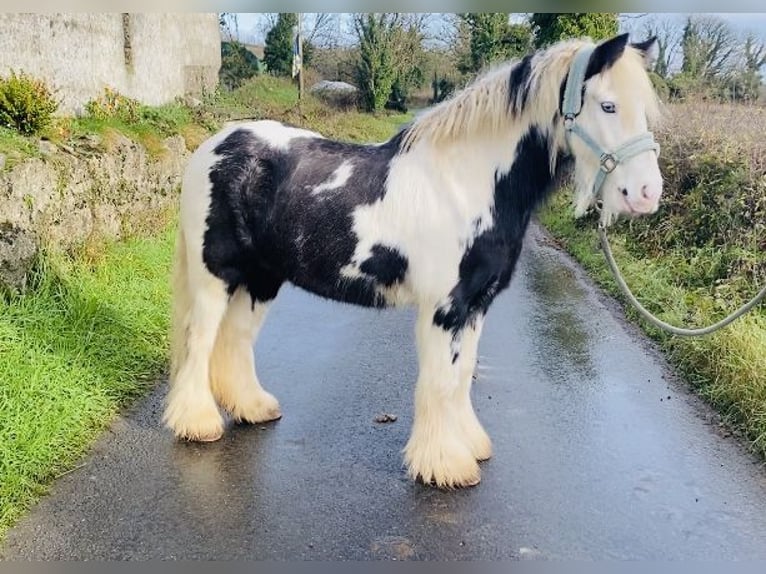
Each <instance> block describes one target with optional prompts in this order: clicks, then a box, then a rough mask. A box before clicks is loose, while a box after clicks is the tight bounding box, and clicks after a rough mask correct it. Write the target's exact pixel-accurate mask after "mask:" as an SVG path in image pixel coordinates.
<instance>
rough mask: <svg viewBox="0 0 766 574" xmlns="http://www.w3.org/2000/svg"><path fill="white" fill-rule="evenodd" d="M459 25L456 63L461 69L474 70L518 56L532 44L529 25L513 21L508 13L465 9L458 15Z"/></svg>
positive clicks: (473, 71)
mask: <svg viewBox="0 0 766 574" xmlns="http://www.w3.org/2000/svg"><path fill="white" fill-rule="evenodd" d="M459 25H460V26H462V28H463V34H462V38H463V50H462V54H461V56H460V59H459V63H458V66H459V69H460V70H461V71H462V72H466V73H476V72H478V71H480V70H482V69H483V68H485V67H486V66H487V65H488V64H490V63H491V62H495V61H499V60H508V59H511V58H514V57H517V56H521V55H523V54H525V53H526V52H527V51H529V49H530V48H531V45H532V29H531V28H530V26H529V25H528V24H526V23H524V24H512V23H511V22H510V20H509V15H508V14H502V13H496V12H493V13H487V12H467V13H464V14H460V24H459ZM466 44H467V45H466Z"/></svg>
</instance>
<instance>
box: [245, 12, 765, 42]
mask: <svg viewBox="0 0 766 574" xmlns="http://www.w3.org/2000/svg"><path fill="white" fill-rule="evenodd" d="M687 14H688V13H683V14H673V13H655V14H652V15H651V16H652V17H657V18H663V19H665V18H667V19H670V20H673V21H677V22H678V23H679V25H682V24H683V21H684V19H685V18H686V16H687ZM712 15H715V16H718V17H720V18H722V19H723V20H725V21H727V22H729V23H730V24H731V25H732V27H733V28H734V30H735V31H736V32H739V33H743V34H744V33H748V32H752V33H753V34H754V35H756V36H757V37H759V38H761V39H762V40H766V13H715V14H712ZM238 20H239V31H240V35H241V37H242V39H243V40H245V41H255V42H258V43H262V42H263V34H262V33H261V31H260V28H261V27H262V25H261V24H260V23H261V22H262V21H263V17H262V15H261V14H259V13H240V14H238Z"/></svg>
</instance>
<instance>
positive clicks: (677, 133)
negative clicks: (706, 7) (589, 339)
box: [542, 104, 766, 456]
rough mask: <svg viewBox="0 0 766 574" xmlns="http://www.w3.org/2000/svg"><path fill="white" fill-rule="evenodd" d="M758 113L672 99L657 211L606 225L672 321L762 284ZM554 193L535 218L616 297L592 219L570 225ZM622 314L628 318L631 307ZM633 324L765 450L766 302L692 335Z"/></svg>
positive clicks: (763, 214) (764, 247)
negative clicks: (700, 334)
mask: <svg viewBox="0 0 766 574" xmlns="http://www.w3.org/2000/svg"><path fill="white" fill-rule="evenodd" d="M764 129H766V110H763V109H760V108H757V109H754V108H747V107H743V106H736V105H734V106H724V105H720V104H715V105H714V104H674V105H671V106H669V117H668V119H667V122H666V123H665V124H664V125H663V126H662V127H661V128H660V129H659V130H658V131H657V137H658V139H659V141H660V142H661V145H662V155H661V156H660V160H661V169H662V170H663V174H664V177H665V192H664V196H663V201H662V207H661V209H660V211H659V212H658V213H657V214H656V215H653V216H651V217H647V218H641V219H637V220H633V221H630V222H627V221H625V222H622V223H621V224H619V225H617V226H616V228H615V229H613V230H612V231H610V238H611V240H612V243H613V250H614V251H615V256H616V257H617V258H618V261H619V263H620V265H621V267H622V271H623V273H624V275H625V277H626V280H627V281H628V284H629V285H630V286H631V288H632V289H633V291H634V293H636V294H637V296H638V297H639V299H640V300H641V301H642V303H643V304H644V305H645V306H646V307H647V308H648V309H649V310H650V311H652V312H653V313H655V314H657V315H658V316H659V317H660V318H662V319H664V320H665V321H668V322H670V323H673V324H678V325H692V326H702V325H708V324H710V323H713V322H715V321H717V320H719V319H722V318H723V317H724V316H725V315H727V314H728V313H730V312H731V311H733V310H734V309H735V308H736V307H738V306H739V305H741V304H743V303H744V302H745V301H747V300H748V299H750V298H751V297H752V296H753V295H755V293H756V292H757V291H758V290H760V289H761V288H762V287H763V285H764V283H765V282H766V258H765V257H764V254H766V163H765V161H764V160H765V158H766V153H765V152H766V149H765V147H764V146H765V144H764V142H763V136H762V134H763V133H764ZM566 202H567V198H566V196H560V197H557V198H556V199H555V200H554V202H553V204H552V205H551V206H550V207H549V208H548V209H546V210H544V211H543V213H542V221H543V223H544V224H545V225H546V226H547V227H548V229H549V230H550V231H551V232H552V233H553V234H554V236H556V237H557V238H558V239H559V240H560V241H561V243H562V245H563V246H564V247H565V248H566V249H567V250H568V251H569V252H571V253H572V254H573V255H574V256H575V257H576V258H577V259H578V260H579V261H580V262H581V263H583V265H584V266H585V267H586V268H587V269H588V270H589V271H591V272H592V273H593V275H594V276H595V278H596V279H597V280H598V281H599V283H600V284H601V285H603V286H605V287H606V288H607V289H608V290H609V291H611V292H612V293H614V294H616V295H618V292H617V289H616V285H615V283H614V280H613V278H612V277H611V274H610V273H609V271H608V269H607V267H606V265H605V262H604V258H603V256H602V254H601V252H600V250H599V248H598V245H597V238H596V235H595V231H594V229H595V224H594V221H593V220H592V219H590V218H589V219H586V220H581V221H578V222H575V221H574V220H573V219H572V216H571V211H570V210H569V207H568V205H566ZM627 313H628V315H629V316H630V317H632V318H633V319H636V320H638V319H639V318H638V314H637V313H636V312H635V311H633V309H632V308H630V307H628V308H627ZM639 323H640V324H641V325H642V327H643V328H644V329H645V330H646V332H647V333H648V334H650V335H651V336H652V337H653V338H655V339H656V340H658V341H659V342H660V344H661V346H662V347H663V349H665V350H666V351H667V353H668V356H669V357H670V360H671V361H672V362H673V363H674V364H675V365H676V366H678V367H679V368H680V370H681V371H682V372H683V373H684V374H685V375H686V378H687V379H688V380H689V381H690V383H691V384H692V385H693V387H694V388H695V389H696V390H697V391H698V392H699V393H700V394H701V395H702V396H704V397H705V398H706V399H708V400H709V401H710V402H711V403H712V404H713V405H714V406H715V407H716V408H717V409H718V410H719V412H721V413H722V414H723V416H724V419H725V420H726V421H727V422H728V423H730V424H731V425H732V426H733V427H734V428H735V429H738V430H741V432H742V433H744V435H745V436H746V437H747V438H748V439H749V441H750V443H751V445H752V447H753V449H754V450H755V451H757V452H759V453H760V454H761V455H763V456H766V309H764V307H763V306H761V307H759V308H757V309H756V310H755V311H754V312H753V313H751V314H750V315H749V316H747V317H745V318H744V319H741V320H739V321H737V322H735V323H734V324H733V325H731V326H729V327H727V328H726V329H724V330H722V331H719V332H718V333H716V334H714V335H712V336H707V337H701V338H683V337H675V336H669V335H667V334H665V333H663V332H660V331H659V330H657V329H656V328H654V327H652V326H650V325H648V324H647V323H645V322H644V321H643V320H640V321H639Z"/></svg>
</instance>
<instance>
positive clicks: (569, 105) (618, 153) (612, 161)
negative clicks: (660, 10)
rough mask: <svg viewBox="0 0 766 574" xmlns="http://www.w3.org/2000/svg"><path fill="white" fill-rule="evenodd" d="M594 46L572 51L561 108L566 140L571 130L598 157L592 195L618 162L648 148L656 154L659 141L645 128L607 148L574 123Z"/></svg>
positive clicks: (599, 189) (598, 189)
mask: <svg viewBox="0 0 766 574" xmlns="http://www.w3.org/2000/svg"><path fill="white" fill-rule="evenodd" d="M594 49H595V47H594V46H586V47H584V48H581V49H580V51H579V52H577V54H576V55H575V57H574V61H573V62H572V67H571V68H570V70H569V76H568V78H567V85H566V88H565V90H564V101H563V103H562V106H561V108H562V112H563V113H564V129H565V130H566V135H567V141H569V138H570V137H571V134H576V135H577V136H578V137H579V138H580V139H581V140H582V141H584V142H585V143H586V144H587V145H588V147H589V148H590V149H591V150H593V153H595V154H596V156H598V158H599V163H600V168H599V170H598V172H597V173H596V180H595V181H594V182H593V195H594V196H598V194H599V192H600V191H601V186H602V185H604V181H605V180H606V176H607V175H609V174H610V173H612V172H613V171H614V170H615V168H616V167H617V166H618V165H619V164H620V163H623V162H624V161H626V160H628V159H630V158H631V157H633V156H635V155H638V154H640V153H642V152H645V151H649V150H652V151H654V152H655V153H657V154H658V155H659V153H660V145H659V144H658V143H657V142H656V141H654V136H653V135H652V133H651V132H646V133H644V134H641V135H638V136H635V137H632V138H630V139H629V140H628V141H626V142H625V143H623V144H622V145H621V146H620V147H618V148H617V149H616V150H614V151H612V152H609V151H606V150H605V149H604V148H602V147H601V145H600V144H599V143H598V142H597V141H596V140H594V139H593V138H592V137H591V136H590V135H588V132H586V131H585V130H584V129H583V128H581V127H580V126H579V125H578V124H577V122H576V121H575V120H576V119H577V115H578V114H579V113H580V110H581V108H582V90H583V86H584V85H585V71H586V70H587V68H588V62H589V61H590V57H591V55H592V54H593V50H594Z"/></svg>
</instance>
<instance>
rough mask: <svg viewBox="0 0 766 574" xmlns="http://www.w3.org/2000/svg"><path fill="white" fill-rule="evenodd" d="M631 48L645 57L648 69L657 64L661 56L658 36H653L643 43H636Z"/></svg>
mask: <svg viewBox="0 0 766 574" xmlns="http://www.w3.org/2000/svg"><path fill="white" fill-rule="evenodd" d="M631 46H632V47H633V48H635V49H636V50H638V51H639V52H641V54H642V55H643V56H644V61H645V63H646V66H647V68H651V67H652V66H654V64H655V63H656V62H657V59H658V58H659V55H660V44H659V41H658V39H657V36H651V37H650V38H648V39H647V40H644V41H643V42H634V43H633V44H631Z"/></svg>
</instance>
